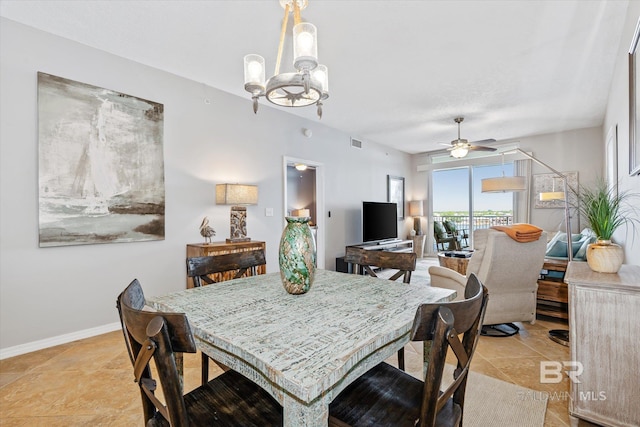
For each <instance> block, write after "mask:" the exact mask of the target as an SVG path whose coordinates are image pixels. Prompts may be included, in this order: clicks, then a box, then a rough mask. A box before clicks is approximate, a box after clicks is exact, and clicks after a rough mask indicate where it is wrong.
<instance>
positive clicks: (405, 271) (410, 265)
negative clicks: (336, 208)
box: [344, 246, 418, 371]
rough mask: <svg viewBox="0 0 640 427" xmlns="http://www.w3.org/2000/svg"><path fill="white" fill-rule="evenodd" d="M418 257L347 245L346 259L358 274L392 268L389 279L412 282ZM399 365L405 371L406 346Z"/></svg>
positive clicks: (409, 253) (400, 354) (399, 353)
mask: <svg viewBox="0 0 640 427" xmlns="http://www.w3.org/2000/svg"><path fill="white" fill-rule="evenodd" d="M417 257H418V256H417V254H416V253H415V252H391V251H374V250H366V249H363V248H358V247H354V246H347V248H346V254H345V256H344V260H345V262H348V263H351V264H353V272H354V273H356V274H357V273H358V272H359V270H360V268H362V269H364V272H365V274H368V275H369V276H372V277H378V275H377V274H376V272H375V269H378V268H379V269H391V270H397V271H396V272H395V273H394V274H392V275H391V277H389V280H398V279H399V278H400V277H402V282H403V283H410V282H411V273H412V272H414V271H416V259H417ZM358 266H360V267H358ZM398 367H399V368H400V369H402V370H403V371H404V348H401V349H400V350H398Z"/></svg>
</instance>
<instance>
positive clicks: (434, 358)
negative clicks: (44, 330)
mask: <svg viewBox="0 0 640 427" xmlns="http://www.w3.org/2000/svg"><path fill="white" fill-rule="evenodd" d="M487 301H488V293H487V290H486V288H485V287H484V286H483V285H482V283H480V281H479V280H478V278H477V277H476V275H475V274H472V275H471V276H470V277H469V279H468V281H467V285H466V288H465V299H464V300H462V301H454V302H448V303H439V304H423V305H421V306H420V307H418V309H417V310H416V315H415V319H414V322H413V327H412V329H411V340H413V341H431V350H430V352H429V354H428V356H427V359H426V360H427V361H428V366H427V370H426V374H425V376H424V380H423V381H421V380H419V379H417V378H415V377H413V376H411V375H409V374H407V373H406V372H403V371H401V370H400V369H397V368H394V367H393V366H391V365H389V364H387V363H384V362H383V363H380V364H379V365H377V366H375V367H374V368H372V369H371V370H369V371H368V372H366V373H365V374H364V375H362V376H361V377H360V378H358V379H356V380H355V381H354V382H353V383H351V384H350V385H349V386H347V388H345V389H344V390H343V391H342V393H340V394H339V395H338V396H337V397H336V398H335V399H334V400H333V402H332V403H331V405H330V406H329V425H330V426H333V427H346V426H376V427H385V426H387V427H405V426H406V427H414V426H418V427H432V426H436V425H437V426H462V420H463V410H464V395H465V389H466V385H467V376H468V374H469V366H470V364H471V360H472V357H473V354H474V352H475V348H476V344H477V342H478V338H479V336H480V333H479V332H480V328H481V326H482V317H483V316H484V312H485V309H486V306H487ZM460 334H463V338H462V341H461V340H460V337H459V335H460ZM449 348H451V350H452V354H453V355H454V356H455V358H456V360H457V366H456V368H455V370H454V372H453V382H452V383H451V384H450V385H449V386H447V387H446V389H445V390H444V391H440V388H441V386H442V377H443V373H444V367H445V359H446V356H447V350H448V349H449Z"/></svg>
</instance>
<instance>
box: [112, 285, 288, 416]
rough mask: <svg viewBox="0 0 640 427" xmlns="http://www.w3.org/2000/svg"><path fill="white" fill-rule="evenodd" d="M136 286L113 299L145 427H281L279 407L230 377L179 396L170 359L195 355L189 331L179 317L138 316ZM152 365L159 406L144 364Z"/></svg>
mask: <svg viewBox="0 0 640 427" xmlns="http://www.w3.org/2000/svg"><path fill="white" fill-rule="evenodd" d="M144 306H145V298H144V294H143V292H142V288H141V286H140V283H139V282H138V281H137V280H134V281H133V282H131V284H130V285H129V286H128V287H127V288H126V289H125V290H124V291H123V292H122V293H121V294H120V295H119V296H118V300H117V307H118V312H119V313H120V320H121V323H122V332H123V333H124V338H125V343H126V345H127V350H128V351H129V357H130V358H131V363H132V364H133V374H134V380H135V382H137V383H138V386H139V387H140V395H141V397H142V409H143V414H144V423H145V426H147V427H151V426H167V427H168V426H172V427H178V426H189V425H191V426H209V425H224V426H238V427H240V426H242V427H246V426H256V427H258V426H260V427H262V426H282V423H283V412H282V406H280V405H279V404H278V402H276V401H275V399H274V398H273V397H271V396H270V395H269V393H267V392H266V391H265V390H264V389H262V388H261V387H260V386H258V385H257V384H255V383H253V382H252V381H250V380H249V379H247V378H246V377H244V376H242V375H241V374H239V373H238V372H236V371H231V370H229V371H227V372H224V373H223V374H221V375H219V376H217V377H216V378H214V379H213V380H211V381H209V382H207V383H206V384H205V385H202V386H200V387H198V388H196V389H194V390H193V391H190V392H189V393H187V394H184V395H183V393H182V384H181V378H180V374H179V373H178V369H177V366H176V353H195V352H196V345H195V341H194V338H193V334H192V333H191V327H190V326H189V321H188V319H187V317H186V315H185V314H183V313H163V312H157V311H156V312H154V311H144V310H143V308H144ZM151 359H153V360H154V362H155V366H156V369H157V375H158V379H159V380H160V385H161V388H162V396H161V397H162V398H163V400H164V402H165V403H163V402H162V401H161V399H160V396H158V395H157V394H156V393H157V392H158V385H157V383H156V380H154V379H153V378H152V373H151V369H150V367H149V362H150V361H151Z"/></svg>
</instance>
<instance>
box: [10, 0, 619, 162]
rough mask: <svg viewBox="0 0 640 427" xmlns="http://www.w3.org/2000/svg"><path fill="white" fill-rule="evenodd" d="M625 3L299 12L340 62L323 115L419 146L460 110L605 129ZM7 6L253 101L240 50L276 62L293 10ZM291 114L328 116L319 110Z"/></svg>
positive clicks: (333, 69) (219, 0)
mask: <svg viewBox="0 0 640 427" xmlns="http://www.w3.org/2000/svg"><path fill="white" fill-rule="evenodd" d="M627 6H628V2H627V1H580V0H578V1H564V0H563V1H537V0H523V1H435V0H429V1H427V0H423V1H420V0H412V1H399V0H388V1H381V0H377V1H376V0H368V1H365V0H354V1H350V0H309V6H308V7H307V9H305V10H304V11H303V12H302V18H303V20H305V21H308V22H312V23H313V24H315V25H316V27H317V28H318V53H319V60H320V62H321V63H323V64H325V65H327V66H328V67H329V86H330V87H329V89H330V97H329V99H328V100H327V101H326V102H325V105H324V109H323V110H324V113H323V117H322V120H321V123H322V124H324V125H327V126H330V127H333V128H336V129H340V130H342V131H344V132H346V133H348V134H349V135H351V136H352V137H354V138H357V139H361V140H364V141H372V142H377V143H380V144H384V145H388V146H391V147H394V148H397V149H399V150H402V151H405V152H408V153H420V152H425V151H432V150H438V149H442V148H443V146H442V145H439V144H438V143H442V142H445V143H448V142H450V141H451V140H453V139H455V138H456V137H457V128H456V124H455V123H454V122H453V118H454V117H456V116H464V117H465V121H464V123H463V124H462V130H461V137H462V138H466V139H468V140H470V141H475V140H481V139H487V138H494V139H496V140H498V142H499V141H504V140H508V139H511V140H512V139H516V138H522V137H526V136H530V135H538V134H544V133H550V132H559V131H564V130H570V129H580V128H586V127H592V126H600V125H602V123H603V121H604V113H605V109H606V103H607V98H608V93H609V89H610V85H611V81H612V76H613V68H614V65H615V61H616V56H617V52H618V49H619V47H620V43H621V34H622V29H623V27H624V22H625V15H626V11H627ZM0 14H1V15H2V16H3V17H6V18H9V19H12V20H14V21H18V22H21V23H24V24H26V25H30V26H33V27H36V28H39V29H41V30H44V31H47V32H50V33H53V34H57V35H60V36H62V37H66V38H69V39H72V40H75V41H78V42H80V43H83V44H85V45H88V46H92V47H95V48H97V49H101V50H104V51H107V52H110V53H113V54H116V55H118V56H121V57H124V58H128V59H131V60H134V61H137V62H140V63H142V64H146V65H149V66H152V67H155V68H158V69H162V70H166V71H168V72H170V73H174V74H177V75H179V76H183V77H186V78H188V79H191V80H194V81H197V82H202V83H204V84H207V85H210V86H213V87H216V88H219V89H221V90H223V91H226V92H230V93H233V94H237V95H239V96H242V97H245V98H246V99H247V109H251V102H250V96H249V94H248V93H247V92H245V91H244V88H243V83H244V81H243V56H244V55H245V54H247V53H258V54H260V55H262V56H264V57H265V61H266V66H267V70H268V71H269V70H273V67H274V66H275V57H276V52H277V44H278V38H279V32H280V25H281V19H282V15H283V10H282V8H281V7H280V6H279V4H278V2H277V1H276V0H256V1H249V0H209V1H187V0H185V1H168V0H165V1H132V0H128V1H96V0H93V1H75V0H74V1H62V0H59V1H49V0H45V1H13V0H1V1H0ZM287 47H288V49H286V51H285V52H286V54H285V56H284V58H283V65H282V69H283V71H290V70H291V68H292V67H291V66H290V65H289V64H290V63H291V54H290V53H289V52H290V49H291V48H290V45H288V46H285V48H287ZM213 102H215V100H213ZM260 104H261V106H260V108H261V109H264V108H267V107H270V104H269V103H268V102H267V101H265V100H264V99H262V100H261V101H260ZM273 108H281V107H273ZM284 110H285V111H287V112H289V113H291V114H296V115H299V116H302V117H306V118H309V119H311V120H314V121H317V120H318V119H317V117H316V112H315V108H314V107H308V108H285V109H284ZM258 114H260V111H258Z"/></svg>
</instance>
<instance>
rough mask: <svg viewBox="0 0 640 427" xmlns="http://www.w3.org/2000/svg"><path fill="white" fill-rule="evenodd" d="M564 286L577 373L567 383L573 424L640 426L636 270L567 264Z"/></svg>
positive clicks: (639, 276)
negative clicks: (608, 270) (603, 270)
mask: <svg viewBox="0 0 640 427" xmlns="http://www.w3.org/2000/svg"><path fill="white" fill-rule="evenodd" d="M564 281H565V282H566V283H567V285H568V287H569V334H570V336H569V339H570V346H571V359H572V362H574V363H575V365H574V366H573V369H572V370H573V371H574V373H575V374H576V381H570V384H571V400H570V401H569V414H570V415H571V416H572V417H576V418H573V419H572V424H577V418H579V419H584V420H587V421H590V422H595V423H598V424H600V425H604V426H640V406H639V403H638V398H639V396H640V369H639V367H640V321H639V320H640V266H637V265H623V266H622V268H621V269H620V271H619V272H618V273H617V274H605V273H595V272H593V271H591V269H590V268H589V266H588V265H587V263H586V262H570V263H569V266H568V268H567V273H566V274H565V276H564ZM580 368H582V372H580V371H579V370H580ZM570 380H571V378H570ZM578 381H579V382H578Z"/></svg>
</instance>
